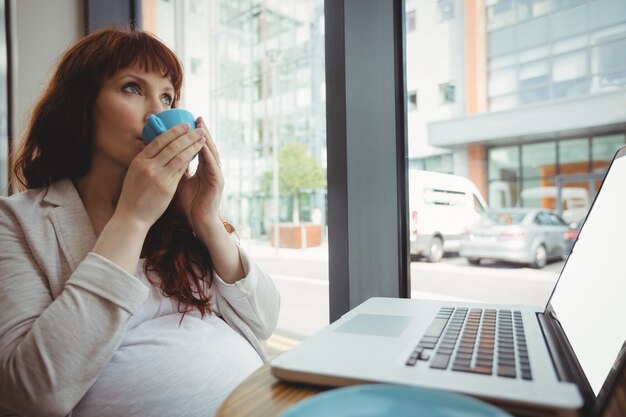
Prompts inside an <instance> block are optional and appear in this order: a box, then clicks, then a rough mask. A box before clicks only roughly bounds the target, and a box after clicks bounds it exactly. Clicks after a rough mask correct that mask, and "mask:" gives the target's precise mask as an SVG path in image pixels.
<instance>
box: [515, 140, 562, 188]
mask: <svg viewBox="0 0 626 417" xmlns="http://www.w3.org/2000/svg"><path fill="white" fill-rule="evenodd" d="M553 175H556V143H554V142H550V143H533V144H530V145H523V146H522V176H523V178H525V179H530V178H543V177H548V176H553Z"/></svg>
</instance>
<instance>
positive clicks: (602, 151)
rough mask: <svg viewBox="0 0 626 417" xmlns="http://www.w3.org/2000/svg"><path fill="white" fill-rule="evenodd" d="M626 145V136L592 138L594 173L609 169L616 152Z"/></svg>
mask: <svg viewBox="0 0 626 417" xmlns="http://www.w3.org/2000/svg"><path fill="white" fill-rule="evenodd" d="M624 144H626V135H624V134H621V133H620V134H616V135H607V136H595V137H593V138H591V163H592V169H593V171H594V172H603V171H604V169H606V168H608V166H609V164H610V163H611V160H612V159H613V156H614V155H615V152H617V150H618V149H619V148H621V147H622V146H624Z"/></svg>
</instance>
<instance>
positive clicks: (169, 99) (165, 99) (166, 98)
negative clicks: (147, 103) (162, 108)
mask: <svg viewBox="0 0 626 417" xmlns="http://www.w3.org/2000/svg"><path fill="white" fill-rule="evenodd" d="M173 101H174V100H173V99H172V97H171V96H169V95H167V94H165V95H164V96H162V97H161V103H163V104H165V105H166V106H171V105H172V102H173Z"/></svg>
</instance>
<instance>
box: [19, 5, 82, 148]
mask: <svg viewBox="0 0 626 417" xmlns="http://www.w3.org/2000/svg"><path fill="white" fill-rule="evenodd" d="M9 8H10V15H11V16H10V27H9V28H8V30H9V33H10V37H11V46H12V52H11V69H12V75H13V80H12V86H11V87H12V93H13V94H12V102H11V106H12V108H13V116H12V119H13V120H12V121H13V132H11V135H12V137H13V138H14V142H13V143H14V145H15V144H16V143H17V141H18V140H19V139H20V138H21V136H22V134H23V132H24V128H25V126H26V124H27V121H28V116H29V113H30V110H31V109H32V106H33V104H34V103H35V102H36V100H37V99H38V98H39V96H40V94H41V92H42V90H43V88H45V86H46V84H47V82H48V80H49V78H50V75H51V74H52V70H53V68H54V65H55V64H56V61H57V59H58V58H59V56H60V55H61V53H63V51H65V49H67V47H68V46H69V45H71V44H72V43H73V42H74V41H75V40H76V39H78V38H80V37H81V36H82V35H83V31H84V8H83V1H82V0H54V1H49V0H10V1H9Z"/></svg>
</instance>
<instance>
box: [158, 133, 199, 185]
mask: <svg viewBox="0 0 626 417" xmlns="http://www.w3.org/2000/svg"><path fill="white" fill-rule="evenodd" d="M205 144H206V139H205V138H204V137H200V139H199V140H196V141H195V142H194V143H192V144H191V145H190V146H189V147H187V148H185V149H183V150H182V151H181V152H179V153H178V154H177V155H176V156H174V157H173V158H172V159H171V160H170V161H169V162H168V163H167V164H166V165H165V166H164V173H165V175H171V176H173V177H174V178H175V179H177V180H178V179H180V178H181V177H182V176H183V174H184V173H185V172H187V168H188V167H189V163H190V162H191V160H192V159H193V158H194V157H195V156H196V154H197V153H198V152H200V150H201V149H202V148H203V147H204V146H205Z"/></svg>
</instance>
